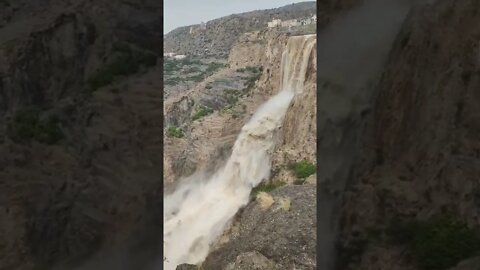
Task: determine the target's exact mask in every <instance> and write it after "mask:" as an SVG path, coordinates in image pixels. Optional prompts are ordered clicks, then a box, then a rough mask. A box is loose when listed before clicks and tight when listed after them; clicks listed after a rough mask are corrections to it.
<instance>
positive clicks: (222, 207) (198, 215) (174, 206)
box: [163, 35, 316, 270]
mask: <svg viewBox="0 0 480 270" xmlns="http://www.w3.org/2000/svg"><path fill="white" fill-rule="evenodd" d="M315 45H316V36H315V35H306V36H296V37H290V38H289V40H288V43H287V47H286V50H285V51H284V53H283V56H282V71H281V72H282V81H281V89H280V91H279V93H278V94H277V95H275V96H273V97H272V98H270V99H269V100H268V101H267V102H266V103H265V104H263V105H262V106H261V107H260V108H259V109H258V110H257V112H256V113H255V114H254V115H253V116H252V118H251V119H250V121H249V122H248V123H247V124H246V125H245V126H244V127H243V128H242V130H241V132H240V134H239V136H238V138H237V140H236V141H235V144H234V146H233V150H232V155H231V156H230V157H229V159H228V161H227V162H226V164H225V166H224V167H223V168H222V169H220V170H219V171H217V172H216V173H215V174H213V175H212V176H210V177H207V176H206V175H204V174H203V173H201V172H199V173H197V174H194V175H193V176H191V177H189V178H187V179H183V180H182V182H181V183H180V184H179V185H178V187H177V189H176V190H175V191H174V192H173V193H172V194H170V195H167V196H166V197H165V198H164V235H163V236H164V256H165V260H164V268H165V269H166V270H174V269H176V267H177V265H179V264H182V263H189V264H198V263H200V262H202V261H203V260H204V259H205V258H206V256H207V255H208V252H209V249H210V246H211V245H212V244H214V243H215V241H216V240H217V239H218V238H219V237H220V236H221V235H222V233H223V232H224V230H225V229H226V227H227V226H228V225H229V222H230V221H231V219H232V218H233V216H234V215H235V214H236V213H237V211H238V210H239V209H240V208H241V207H243V206H245V205H246V204H247V203H248V201H249V196H250V192H251V190H252V188H253V187H255V186H257V185H258V184H259V183H260V182H262V181H263V180H266V179H268V178H269V177H270V169H271V154H272V151H273V150H274V148H275V144H276V141H277V139H276V136H277V135H278V130H279V128H280V127H281V126H282V124H283V119H284V117H285V114H286V112H287V109H288V107H289V105H290V102H291V101H292V99H293V97H294V96H295V95H296V94H298V93H301V92H302V91H303V88H304V82H305V77H306V72H307V66H308V63H309V58H310V56H311V53H312V51H313V49H314V48H316V46H315Z"/></svg>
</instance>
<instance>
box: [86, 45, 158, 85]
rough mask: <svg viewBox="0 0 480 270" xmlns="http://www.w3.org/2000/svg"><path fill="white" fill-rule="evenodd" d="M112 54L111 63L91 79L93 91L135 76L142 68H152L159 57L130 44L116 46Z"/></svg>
mask: <svg viewBox="0 0 480 270" xmlns="http://www.w3.org/2000/svg"><path fill="white" fill-rule="evenodd" d="M112 53H113V57H112V59H111V61H110V62H109V63H107V64H106V65H104V66H103V67H101V68H100V69H99V70H98V71H97V73H95V74H94V75H93V76H92V77H91V78H90V80H89V82H90V86H91V88H92V89H93V90H97V89H99V88H101V87H103V86H106V85H109V84H111V83H112V82H113V81H114V80H115V78H117V77H118V76H126V75H130V74H134V73H137V72H138V71H139V70H140V67H142V66H145V67H151V66H154V65H156V63H157V56H156V55H155V54H154V53H151V52H148V51H145V50H142V49H138V48H135V47H134V46H132V45H129V44H123V43H120V44H115V45H114V46H113V50H112Z"/></svg>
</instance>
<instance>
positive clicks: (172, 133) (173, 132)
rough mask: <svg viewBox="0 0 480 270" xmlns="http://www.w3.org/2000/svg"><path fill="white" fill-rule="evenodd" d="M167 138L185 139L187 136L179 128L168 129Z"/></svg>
mask: <svg viewBox="0 0 480 270" xmlns="http://www.w3.org/2000/svg"><path fill="white" fill-rule="evenodd" d="M167 136H168V137H170V138H183V137H184V136H185V134H184V133H183V130H182V129H181V128H178V127H168V128H167Z"/></svg>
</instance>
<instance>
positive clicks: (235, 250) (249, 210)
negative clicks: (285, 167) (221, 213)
mask: <svg viewBox="0 0 480 270" xmlns="http://www.w3.org/2000/svg"><path fill="white" fill-rule="evenodd" d="M271 196H272V197H273V199H274V201H275V203H274V204H273V205H272V206H271V207H269V208H268V209H264V208H262V207H261V206H260V204H259V203H258V202H257V201H254V202H252V203H250V204H249V205H248V206H247V207H246V208H245V209H242V210H241V214H240V216H239V218H238V220H237V221H235V222H234V225H233V227H234V228H235V229H234V230H233V232H232V233H231V234H229V235H228V238H229V240H228V242H227V243H225V244H224V245H221V246H220V247H219V248H218V249H216V250H214V251H213V252H212V253H211V254H210V255H209V256H208V257H207V259H206V260H205V262H204V264H203V265H202V266H203V267H205V268H206V269H250V268H248V267H247V268H242V266H247V265H250V266H253V265H258V267H260V268H258V269H291V268H293V267H295V268H296V269H315V265H316V260H315V258H316V256H315V254H316V250H315V246H316V237H315V236H316V211H315V204H316V203H315V201H316V199H315V197H316V191H315V188H314V186H313V185H302V186H286V187H282V188H278V189H277V190H275V191H273V192H272V193H271ZM282 199H290V200H291V207H290V208H289V210H285V209H283V208H282V207H281V201H282ZM252 252H254V253H260V254H256V255H253V254H252ZM247 254H249V255H247ZM231 267H234V268H231ZM252 269H255V268H252Z"/></svg>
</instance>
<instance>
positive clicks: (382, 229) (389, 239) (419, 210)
mask: <svg viewBox="0 0 480 270" xmlns="http://www.w3.org/2000/svg"><path fill="white" fill-rule="evenodd" d="M479 12H480V2H479V1H460V2H459V1H449V0H444V1H436V2H434V3H431V4H430V5H422V6H419V7H416V8H414V9H413V10H412V11H411V12H410V13H409V15H408V18H407V19H406V21H405V23H404V24H403V26H402V30H401V31H400V33H399V35H398V36H397V38H396V41H395V44H394V45H393V47H392V49H391V53H390V57H389V58H388V61H387V63H386V64H385V66H384V72H383V75H382V78H381V80H380V81H379V84H378V86H377V91H378V94H377V95H376V96H375V103H374V106H373V110H372V113H371V114H370V116H369V117H368V120H366V123H367V124H366V127H365V129H364V133H363V134H364V136H363V138H364V139H363V140H362V142H361V147H362V148H361V149H362V156H363V157H362V158H361V159H360V161H359V162H358V165H357V166H356V169H355V173H354V174H353V175H352V180H351V183H350V184H349V187H348V189H347V191H346V193H345V194H344V196H343V205H342V208H341V209H342V217H341V220H342V222H341V224H340V226H341V227H340V230H341V232H342V233H341V238H340V242H341V245H342V246H343V248H342V249H341V250H342V252H341V254H343V257H341V258H343V260H344V261H343V266H341V267H340V266H339V268H337V269H449V268H450V267H452V269H453V267H454V266H455V265H456V264H458V263H459V262H461V261H462V260H464V259H468V258H469V257H472V256H474V255H475V254H477V253H478V244H479V242H478V238H477V237H476V236H475V235H476V232H475V230H478V229H479V219H478V217H479V215H478V213H479V212H478V211H479V208H478V185H479V182H478V177H479V176H480V170H479V158H480V155H479V152H480V150H479V147H480V144H479V143H480V133H479V123H480V118H479V117H480V114H479V112H478V104H480V99H479V95H478V91H477V89H478V87H479V85H478V84H479V82H480V77H479V74H480V58H479V55H480V54H479V53H480V46H479V43H478V37H479V31H480V28H479V27H478V25H480V24H479V22H480V13H479ZM459 29H463V30H461V31H459ZM446 217H448V218H446ZM412 226H413V227H412ZM447 227H448V228H451V229H450V230H446V228H447ZM419 228H423V229H419ZM439 231H443V236H440V234H438V232H439ZM402 233H403V237H405V238H411V239H412V240H411V241H410V240H408V239H399V238H402ZM427 235H430V236H431V237H432V238H428V237H427ZM422 239H423V240H422ZM434 239H437V240H434ZM421 241H424V242H421ZM463 247H465V248H463ZM353 250H355V251H353ZM349 252H350V253H349ZM348 257H350V259H347V258H348ZM473 261H475V259H473V260H469V261H466V262H465V263H461V264H460V265H459V266H458V268H455V269H476V267H478V266H474V263H473Z"/></svg>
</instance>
